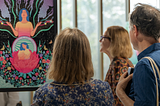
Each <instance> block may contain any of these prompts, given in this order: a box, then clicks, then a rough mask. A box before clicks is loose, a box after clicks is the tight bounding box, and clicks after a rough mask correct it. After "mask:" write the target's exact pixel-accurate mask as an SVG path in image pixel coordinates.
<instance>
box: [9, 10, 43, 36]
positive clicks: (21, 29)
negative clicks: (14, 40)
mask: <svg viewBox="0 0 160 106" xmlns="http://www.w3.org/2000/svg"><path fill="white" fill-rule="evenodd" d="M6 23H7V24H8V25H9V26H10V27H11V29H12V31H13V33H14V35H15V36H17V37H21V36H28V37H30V36H34V34H35V32H36V30H37V28H38V26H39V25H40V24H41V23H42V22H39V23H37V25H36V27H35V28H34V29H33V25H32V23H31V22H30V21H29V12H28V11H27V10H26V9H25V8H23V9H21V10H20V12H19V22H17V23H16V27H15V29H14V28H13V26H12V24H11V23H10V22H6Z"/></svg>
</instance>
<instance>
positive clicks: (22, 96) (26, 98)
mask: <svg viewBox="0 0 160 106" xmlns="http://www.w3.org/2000/svg"><path fill="white" fill-rule="evenodd" d="M30 97H31V95H30V92H19V101H21V102H22V105H23V106H30V104H31V103H30V102H31V98H30Z"/></svg>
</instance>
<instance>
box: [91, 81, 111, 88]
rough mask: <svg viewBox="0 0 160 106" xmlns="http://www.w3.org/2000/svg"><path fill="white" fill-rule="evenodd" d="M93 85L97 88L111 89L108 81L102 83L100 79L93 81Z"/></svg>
mask: <svg viewBox="0 0 160 106" xmlns="http://www.w3.org/2000/svg"><path fill="white" fill-rule="evenodd" d="M91 85H94V86H97V87H110V85H109V83H108V82H106V81H102V80H99V79H92V80H91Z"/></svg>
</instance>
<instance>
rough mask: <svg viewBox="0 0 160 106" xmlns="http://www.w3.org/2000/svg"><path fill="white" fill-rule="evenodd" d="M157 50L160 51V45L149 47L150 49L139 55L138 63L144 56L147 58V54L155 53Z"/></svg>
mask: <svg viewBox="0 0 160 106" xmlns="http://www.w3.org/2000/svg"><path fill="white" fill-rule="evenodd" d="M155 50H160V43H154V44H152V45H151V46H149V47H148V48H146V49H145V50H143V51H142V52H141V53H140V54H139V55H138V61H139V60H140V59H141V58H143V57H144V56H146V55H147V54H149V53H151V52H153V51H155Z"/></svg>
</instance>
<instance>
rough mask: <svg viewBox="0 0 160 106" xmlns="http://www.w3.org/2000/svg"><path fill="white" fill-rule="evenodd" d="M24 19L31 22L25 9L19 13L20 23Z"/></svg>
mask: <svg viewBox="0 0 160 106" xmlns="http://www.w3.org/2000/svg"><path fill="white" fill-rule="evenodd" d="M23 18H26V20H27V21H29V12H28V11H27V10H26V9H25V8H23V9H21V10H20V12H19V21H22V19H23Z"/></svg>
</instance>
